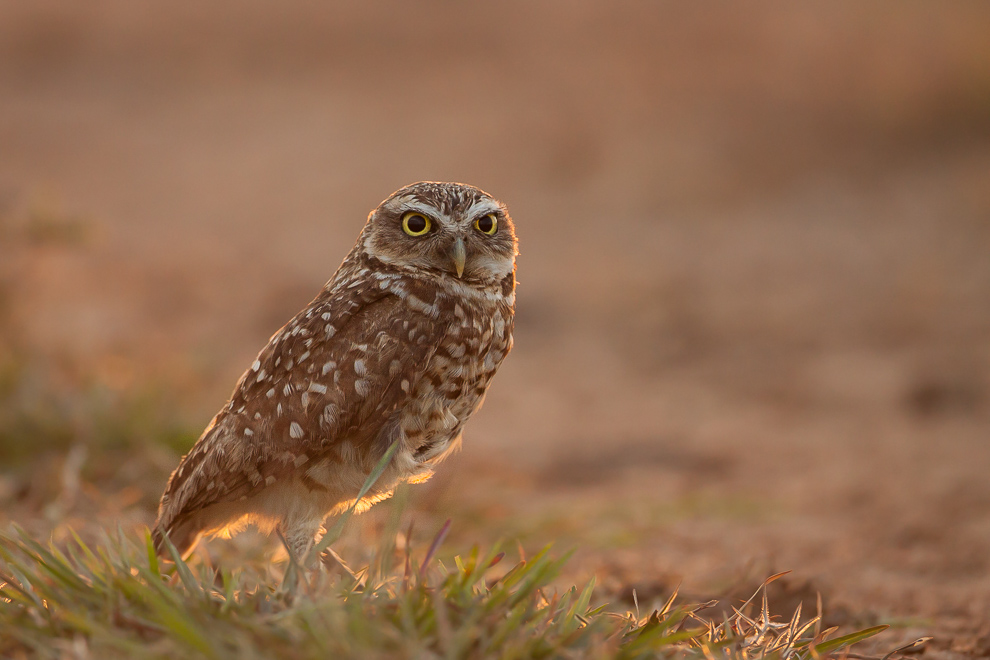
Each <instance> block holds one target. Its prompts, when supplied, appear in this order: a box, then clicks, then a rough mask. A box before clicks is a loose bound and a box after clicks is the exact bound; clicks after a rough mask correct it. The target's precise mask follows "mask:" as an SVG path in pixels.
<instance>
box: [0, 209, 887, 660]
mask: <svg viewBox="0 0 990 660" xmlns="http://www.w3.org/2000/svg"><path fill="white" fill-rule="evenodd" d="M2 219H3V218H2V217H0V220H2ZM32 223H33V224H30V223H29V225H28V229H29V230H30V231H28V233H26V234H24V233H23V232H22V234H17V235H14V234H12V233H11V232H10V231H6V230H5V229H4V224H3V223H2V222H0V233H3V237H4V239H5V240H4V241H3V242H2V243H0V245H2V246H6V248H5V249H7V250H12V249H13V247H18V246H19V247H20V249H22V250H23V249H27V248H26V246H29V245H35V244H39V243H45V244H49V243H57V244H60V245H61V244H63V243H64V244H66V245H75V244H77V243H78V242H79V241H80V240H81V237H83V233H82V232H81V230H80V229H79V226H78V223H75V224H73V223H69V224H67V225H66V224H64V223H63V224H59V223H58V222H55V221H53V220H51V219H50V218H34V219H33V220H32ZM63 225H64V226H63ZM4 232H5V233H4ZM13 238H19V239H20V240H19V241H14V240H13ZM12 246H13V247H12ZM8 256H9V255H8ZM15 256H16V255H15ZM22 256H23V255H22ZM0 261H4V260H0ZM6 263H8V264H9V263H14V260H11V259H6ZM15 270H16V269H8V270H3V269H0V465H2V466H3V468H4V471H3V472H2V473H0V485H3V483H2V480H3V479H4V478H5V479H7V483H8V484H13V486H9V487H8V488H7V490H8V491H9V492H8V495H6V497H7V498H8V499H7V502H8V504H9V503H12V502H13V501H14V500H12V499H10V498H11V495H10V493H13V492H21V491H23V493H26V495H23V496H18V497H19V500H18V502H19V503H18V505H17V506H18V509H17V511H18V512H19V513H20V514H21V516H22V519H23V520H24V522H26V523H30V522H34V520H33V518H38V519H44V520H45V524H46V525H57V526H58V527H59V528H60V529H64V527H65V520H64V517H63V516H62V514H58V513H57V512H56V513H54V514H53V513H52V511H54V509H52V507H51V506H50V505H51V502H52V500H53V499H54V500H55V501H63V500H64V502H63V503H64V504H66V507H64V508H72V507H74V508H75V510H76V515H81V516H82V518H77V520H78V521H82V522H83V524H86V526H87V527H86V529H85V530H83V531H84V532H85V535H86V537H87V539H90V540H88V541H84V540H83V539H82V538H81V537H80V536H78V535H76V534H75V533H73V534H72V535H71V536H70V537H68V539H66V538H65V537H64V536H62V535H59V536H57V537H56V538H58V541H41V540H39V539H38V538H37V537H36V536H33V535H32V534H30V533H28V532H26V531H24V530H22V529H19V528H16V527H11V528H10V530H9V531H7V532H0V658H34V657H37V658H63V657H79V658H85V657H92V658H173V659H174V658H238V660H248V659H250V658H386V657H387V658H393V657H398V658H488V657H491V658H629V659H632V658H655V657H658V656H663V657H674V656H676V657H684V658H698V659H705V660H713V659H714V658H715V657H719V658H740V659H742V658H763V657H768V658H780V659H781V660H805V659H808V660H816V659H818V658H823V657H829V656H833V655H837V654H846V655H848V656H849V657H862V656H855V654H851V653H850V652H849V647H850V646H851V645H852V644H855V643H856V642H858V641H861V640H864V639H867V638H869V637H871V636H873V635H875V634H877V633H878V632H880V631H881V630H883V629H884V628H885V627H886V626H876V627H872V628H867V629H865V630H860V631H855V632H852V633H849V634H846V635H843V636H838V637H837V636H835V634H836V632H837V631H836V630H835V629H834V628H833V629H828V630H823V629H822V625H821V620H822V619H821V616H822V613H821V611H820V610H821V607H820V606H819V608H818V609H819V611H818V612H816V613H814V615H813V616H810V615H808V613H806V612H802V611H801V608H800V607H798V608H797V610H796V611H794V612H791V613H787V615H786V616H785V617H783V618H780V617H776V616H774V615H773V614H772V613H771V612H770V608H769V605H768V598H767V590H768V588H772V582H773V581H774V580H775V579H776V578H777V577H779V575H776V576H772V577H771V578H769V579H767V580H766V582H764V584H763V585H762V586H761V587H760V589H759V590H757V592H756V593H755V594H754V595H753V597H752V598H750V599H749V600H748V601H746V602H745V603H738V604H737V605H738V607H735V608H732V609H731V614H730V615H721V614H712V613H713V612H724V611H726V610H724V609H719V610H716V609H715V608H714V604H715V603H714V601H711V602H707V603H700V604H676V596H677V594H676V590H675V592H674V593H672V594H669V598H667V599H666V601H665V602H664V603H662V604H660V605H659V606H657V607H656V608H653V609H650V610H647V611H645V612H640V609H639V604H638V602H637V603H636V606H635V611H630V610H629V609H628V608H617V607H612V606H610V605H608V604H607V603H599V602H597V601H596V593H595V580H594V579H591V580H589V581H588V582H587V583H585V584H583V585H580V586H575V587H570V588H562V587H561V586H560V575H561V573H562V569H563V567H564V565H565V562H566V561H567V556H566V555H565V556H563V557H555V556H553V554H552V553H551V551H550V549H549V548H545V549H544V550H543V551H541V552H539V553H537V554H536V555H534V556H531V557H525V556H524V553H523V550H522V548H521V547H520V549H519V550H518V557H517V559H516V561H515V562H510V561H509V560H507V558H506V554H505V553H504V552H502V551H500V550H499V547H498V545H497V544H496V545H493V546H492V547H490V548H488V549H487V550H484V551H483V550H482V549H481V547H480V546H479V545H472V546H471V547H469V548H467V549H461V550H460V551H451V550H450V549H447V548H445V547H444V545H443V541H444V538H445V536H446V533H447V531H448V530H449V528H450V525H449V522H448V524H445V525H444V526H442V527H441V528H440V530H439V531H438V532H437V534H436V535H435V536H434V537H433V539H432V542H430V543H428V544H424V547H422V548H416V547H414V544H413V541H412V533H411V529H410V530H409V531H406V532H404V533H403V532H401V531H400V521H401V515H402V506H401V504H402V502H403V501H404V498H403V493H404V491H400V493H399V494H398V497H397V498H396V499H397V500H398V502H397V503H393V504H392V505H391V508H390V510H389V511H390V514H391V515H390V518H389V522H388V523H387V524H386V525H385V528H384V530H383V531H382V533H381V534H380V535H379V536H378V538H379V541H378V543H377V545H376V546H374V547H372V548H370V549H369V548H362V549H361V551H359V552H354V553H349V552H347V551H342V552H344V554H353V555H355V557H356V559H351V560H348V561H351V562H353V563H354V564H355V565H358V564H360V567H358V568H351V566H350V565H349V564H348V561H345V560H344V559H343V558H342V557H341V556H340V554H339V553H338V552H337V547H336V545H335V544H336V541H337V540H338V539H339V538H340V536H341V533H342V531H343V527H344V524H345V523H346V521H347V519H348V518H349V515H345V516H342V517H341V518H340V519H338V521H337V522H336V523H335V524H334V525H333V526H332V527H331V528H330V529H329V530H328V533H327V535H326V536H325V537H324V542H322V543H321V545H320V546H319V547H317V548H315V549H314V553H313V555H312V556H311V557H309V558H308V560H309V561H304V562H303V563H304V564H306V565H315V566H316V568H314V569H307V570H304V569H303V568H301V567H300V564H299V563H297V562H296V561H295V560H294V559H293V558H291V557H289V558H288V560H287V561H280V562H274V563H273V562H269V561H266V560H264V559H260V558H254V559H251V558H244V557H240V558H234V560H232V561H230V560H229V559H230V558H225V560H224V561H223V562H222V565H218V564H220V563H219V562H218V563H217V564H214V563H213V561H212V560H211V559H210V556H209V555H208V554H206V553H202V554H201V555H197V557H201V558H202V559H198V560H194V561H192V562H191V563H186V562H183V561H182V560H181V559H179V558H178V557H177V556H175V555H174V554H173V559H174V561H171V562H164V561H161V560H160V558H158V557H157V556H156V555H155V554H154V552H153V551H152V546H151V542H150V539H149V536H148V533H147V530H144V531H143V532H142V531H141V530H139V529H136V528H134V529H128V530H127V531H125V530H124V529H118V531H117V532H116V533H114V534H112V535H111V534H106V533H104V534H103V536H102V538H99V539H95V540H93V535H92V530H93V527H95V524H93V521H92V517H94V516H96V517H100V516H105V515H107V514H110V513H113V512H112V511H103V510H102V509H100V510H98V511H95V510H93V509H92V507H91V508H88V509H85V510H82V509H81V507H80V505H79V500H80V499H82V498H80V497H79V495H80V493H84V494H85V497H86V498H88V499H89V500H91V501H92V502H94V503H96V502H115V501H117V500H119V499H120V493H121V492H123V491H122V490H121V489H122V488H125V487H126V488H130V489H133V490H139V491H140V492H143V493H144V494H145V495H148V496H152V495H154V494H148V493H147V490H148V489H147V486H146V484H147V483H148V482H149V481H158V482H160V481H162V480H163V479H164V475H162V474H160V473H159V472H160V470H161V469H162V468H161V467H160V466H157V465H155V461H154V460H153V457H154V456H155V455H156V453H159V452H161V451H164V452H166V453H167V452H169V451H170V450H172V451H177V450H181V449H185V448H188V446H189V444H191V442H192V440H193V439H194V437H195V434H190V433H188V432H187V431H186V430H184V429H183V427H182V425H181V423H180V422H178V419H179V417H178V416H177V415H175V414H174V412H173V411H171V409H170V408H169V407H168V406H163V405H162V397H161V396H160V394H159V393H155V392H150V393H148V394H147V395H140V394H137V395H135V394H134V392H129V393H128V395H126V396H116V395H114V394H113V393H112V392H109V391H107V390H106V389H105V388H101V387H100V386H99V384H98V383H97V384H93V383H89V382H88V381H86V379H82V381H81V382H77V381H79V379H78V378H71V377H70V378H62V379H59V378H54V377H52V372H53V371H58V369H57V368H56V367H58V365H57V364H54V363H52V361H51V360H47V359H44V358H42V357H41V356H40V355H35V354H34V352H33V351H32V350H30V346H29V344H28V343H27V342H26V341H25V339H24V337H25V333H23V332H21V331H20V330H21V329H20V328H18V327H16V324H15V323H14V319H15V318H16V315H12V314H10V313H9V311H10V310H9V304H8V303H9V300H12V299H13V298H12V296H11V295H10V292H11V291H12V290H13V282H14V279H13V277H14V274H15ZM63 370H65V369H63ZM67 371H68V375H70V376H71V375H72V373H74V372H75V371H78V370H75V369H71V368H69V369H67ZM81 371H82V372H83V373H85V371H86V370H85V369H83V370H81ZM63 375H64V374H63ZM59 380H64V381H66V382H69V383H75V384H74V385H71V386H69V387H65V388H63V387H56V386H53V385H52V384H51V382H50V381H59ZM87 452H88V454H87ZM87 455H89V456H91V457H93V458H94V459H95V460H92V461H86V460H85V458H86V456H87ZM73 456H76V460H71V459H72V457H73ZM56 458H57V460H60V461H62V462H63V467H62V470H61V472H62V482H63V483H62V485H61V488H62V491H61V494H58V493H55V492H50V491H51V489H52V488H58V487H59V485H58V483H53V480H52V479H51V478H50V473H51V465H52V462H53V460H55V459H56ZM386 458H387V457H386ZM63 459H64V460H63ZM173 459H174V457H171V458H169V460H168V461H166V462H167V464H168V465H169V466H171V465H174V460H173ZM384 460H385V459H383V463H382V464H381V465H380V466H379V468H378V469H376V471H375V472H380V470H381V468H383V467H384ZM374 474H375V473H373V475H372V477H374ZM39 475H41V476H42V477H43V478H38V476H39ZM54 481H57V480H54ZM372 481H373V478H372V479H369V483H368V484H366V485H367V486H370V484H371V482H372ZM78 482H85V483H86V484H88V485H90V486H94V485H95V484H99V485H100V488H99V489H96V488H95V487H94V488H90V489H89V490H80V488H79V483H78ZM39 483H41V484H47V486H45V487H41V486H38V485H37V484H39ZM72 484H74V485H72ZM70 485H72V487H70ZM2 490H3V489H0V491H2ZM35 491H39V492H37V493H35ZM40 491H43V492H40ZM103 491H105V492H106V494H103ZM94 492H95V493H96V494H95V495H94ZM32 493H34V494H33V495H32ZM94 498H95V499H94ZM70 503H71V506H70ZM153 504H154V503H153V502H152V503H150V504H148V507H151V506H153ZM46 512H47V513H46ZM5 513H6V514H7V515H16V514H13V513H12V512H11V511H6V512H5ZM63 513H64V511H63ZM482 518H484V517H483V516H482ZM483 524H484V525H485V534H486V536H487V538H492V537H493V536H494V535H495V534H496V533H497V532H496V531H495V530H493V529H492V524H491V521H490V520H483ZM620 526H621V527H627V526H625V525H620ZM321 552H322V554H319V553H321ZM634 598H635V592H634ZM901 650H905V649H904V648H902V649H895V650H894V651H893V652H892V653H896V652H898V651H901ZM889 655H890V654H888V656H889ZM886 657H887V656H885V658H884V660H886ZM878 660H879V659H878Z"/></svg>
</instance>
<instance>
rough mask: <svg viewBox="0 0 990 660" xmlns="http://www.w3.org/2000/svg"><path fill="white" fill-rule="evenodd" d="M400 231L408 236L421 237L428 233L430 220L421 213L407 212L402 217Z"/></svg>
mask: <svg viewBox="0 0 990 660" xmlns="http://www.w3.org/2000/svg"><path fill="white" fill-rule="evenodd" d="M402 231H404V232H406V233H407V234H409V235H410V236H422V235H423V234H425V233H426V232H428V231H430V219H429V218H427V217H426V216H425V215H423V214H422V213H416V212H415V211H409V212H408V213H406V214H405V215H404V216H402Z"/></svg>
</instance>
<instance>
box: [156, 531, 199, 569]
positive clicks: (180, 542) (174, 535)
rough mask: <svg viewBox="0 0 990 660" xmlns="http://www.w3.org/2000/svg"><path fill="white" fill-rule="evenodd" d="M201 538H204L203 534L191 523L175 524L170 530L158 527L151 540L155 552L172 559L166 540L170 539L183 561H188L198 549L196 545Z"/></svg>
mask: <svg viewBox="0 0 990 660" xmlns="http://www.w3.org/2000/svg"><path fill="white" fill-rule="evenodd" d="M200 536H202V532H201V531H200V530H198V529H196V528H194V527H193V526H192V525H190V524H189V523H185V524H181V523H180V524H178V525H176V524H174V523H173V524H172V525H171V526H170V527H169V528H168V529H165V528H164V527H163V526H162V525H156V526H155V529H153V530H152V532H151V540H152V542H153V543H154V544H155V552H156V553H157V554H158V556H159V557H162V558H164V559H172V553H171V552H169V550H168V545H167V544H166V543H165V539H166V538H168V540H169V542H171V543H172V545H173V546H175V549H176V551H177V552H178V554H179V556H180V557H182V559H183V561H185V560H186V559H188V558H189V555H191V554H192V552H193V550H195V549H196V543H197V542H198V541H199V539H200Z"/></svg>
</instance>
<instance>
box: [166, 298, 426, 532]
mask: <svg viewBox="0 0 990 660" xmlns="http://www.w3.org/2000/svg"><path fill="white" fill-rule="evenodd" d="M443 331H444V330H443V328H442V326H441V324H440V323H439V322H438V321H437V320H435V319H433V318H432V317H431V316H427V315H425V314H422V313H418V312H413V311H411V310H410V308H409V306H408V305H406V303H405V301H404V300H402V299H401V298H399V297H398V296H396V295H393V294H391V293H390V292H389V291H387V290H383V289H382V288H381V286H379V282H378V281H377V280H375V279H372V280H370V281H368V282H360V283H358V284H355V285H352V286H351V287H350V288H343V289H342V290H338V291H337V292H336V293H324V294H322V295H321V296H320V297H318V298H317V299H316V300H314V301H313V303H311V304H310V306H309V307H307V308H306V309H305V310H303V311H302V312H300V313H299V314H298V315H296V317H295V318H293V319H292V321H290V322H289V323H288V324H286V325H285V327H283V328H282V329H281V330H280V331H279V332H278V333H276V334H275V335H274V336H273V337H272V339H271V340H270V342H269V344H268V346H266V347H265V349H264V350H263V351H262V352H261V353H260V354H259V356H258V359H257V360H256V361H255V362H254V364H253V365H252V367H251V368H250V369H248V371H247V372H245V374H244V375H243V376H242V377H241V379H240V381H239V382H238V384H237V386H236V388H235V390H234V394H233V396H232V398H231V400H230V402H229V403H228V404H227V406H226V407H225V408H224V409H223V410H222V411H221V412H220V413H219V414H218V415H217V416H216V417H215V418H214V420H213V422H212V423H211V424H210V426H209V427H208V428H207V429H206V431H205V432H204V433H203V435H202V437H201V438H200V439H199V440H198V441H197V443H196V444H195V446H193V448H192V450H191V451H190V452H189V453H188V454H187V455H186V456H185V457H184V458H183V459H182V461H181V463H180V464H179V467H178V468H177V469H176V471H175V472H174V473H173V475H172V477H171V479H170V480H169V483H168V487H167V488H166V491H165V494H164V495H163V497H162V503H161V507H160V509H159V520H158V524H157V530H156V532H158V534H159V535H160V532H161V531H170V532H171V530H172V529H173V528H174V527H176V526H178V525H180V524H181V523H182V519H183V518H184V517H186V516H188V515H191V514H193V513H195V512H196V511H199V510H202V509H203V508H205V507H208V506H211V505H213V504H218V503H221V502H231V501H236V500H238V499H243V498H244V497H249V496H251V495H252V494H254V493H256V492H258V491H259V490H260V489H262V488H264V487H265V486H266V485H267V484H270V483H274V482H275V481H277V480H279V479H280V478H282V477H283V476H286V475H288V474H290V473H294V472H297V471H299V470H300V468H302V466H304V465H306V464H307V463H312V462H315V461H317V460H318V459H319V458H320V457H321V456H322V455H324V454H325V453H326V452H328V451H331V450H332V449H333V448H334V446H337V445H339V444H340V443H341V442H342V441H344V440H346V441H348V442H350V443H351V444H352V445H353V446H354V447H355V449H357V450H358V451H357V454H358V455H363V456H367V455H369V454H370V455H371V456H372V458H371V463H372V464H373V463H374V461H375V460H377V458H376V457H375V453H376V452H374V451H370V452H369V451H362V449H366V448H372V443H375V441H376V440H378V439H379V438H380V436H381V435H382V434H383V433H387V431H388V430H387V428H386V426H387V425H388V424H389V422H390V420H391V421H392V422H393V423H394V420H395V419H396V417H397V416H396V415H395V413H396V412H397V411H398V410H399V409H401V408H402V406H403V405H404V404H405V403H406V401H407V400H408V399H409V393H410V392H412V391H413V388H414V387H415V384H416V381H417V380H418V377H419V375H420V374H422V373H423V370H424V369H425V367H426V365H427V363H428V362H429V359H430V357H431V356H432V354H433V352H434V351H435V350H436V347H437V345H438V344H439V343H440V339H441V336H442V333H443ZM379 449H380V451H379V452H378V453H377V456H380V455H381V451H384V449H385V447H380V448H379ZM367 468H368V469H370V466H367Z"/></svg>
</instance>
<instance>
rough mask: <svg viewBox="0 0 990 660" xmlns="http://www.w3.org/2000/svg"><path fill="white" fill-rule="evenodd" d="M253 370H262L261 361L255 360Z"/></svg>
mask: <svg viewBox="0 0 990 660" xmlns="http://www.w3.org/2000/svg"><path fill="white" fill-rule="evenodd" d="M251 368H252V369H253V370H255V371H257V370H258V369H261V360H255V361H254V364H252V365H251Z"/></svg>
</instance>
